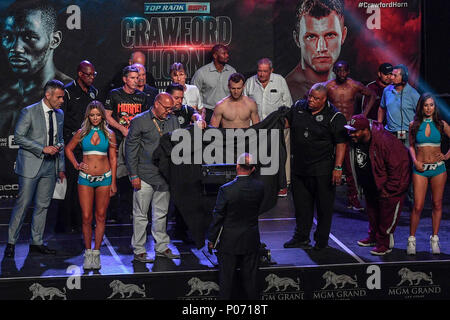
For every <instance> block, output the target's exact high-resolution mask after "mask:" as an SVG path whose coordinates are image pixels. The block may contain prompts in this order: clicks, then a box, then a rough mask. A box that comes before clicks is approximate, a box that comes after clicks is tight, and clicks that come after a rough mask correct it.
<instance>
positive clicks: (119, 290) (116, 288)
mask: <svg viewBox="0 0 450 320" xmlns="http://www.w3.org/2000/svg"><path fill="white" fill-rule="evenodd" d="M109 287H110V288H111V289H112V290H113V292H112V294H111V295H110V296H109V297H108V298H107V299H111V298H112V297H114V296H115V295H116V294H120V297H121V298H125V294H126V293H127V294H128V296H127V298H131V296H132V295H133V294H134V293H136V294H140V295H141V296H142V298H146V295H145V285H144V284H142V289H141V288H139V287H138V286H137V285H135V284H124V283H123V282H122V281H120V280H114V281H112V282H111V283H110V284H109Z"/></svg>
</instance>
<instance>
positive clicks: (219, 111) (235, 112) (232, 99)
mask: <svg viewBox="0 0 450 320" xmlns="http://www.w3.org/2000/svg"><path fill="white" fill-rule="evenodd" d="M244 83H245V78H244V76H243V75H242V74H240V73H233V74H232V75H231V76H230V78H229V79H228V89H229V92H230V94H229V96H227V97H226V98H224V99H222V100H220V101H219V102H218V103H217V104H216V106H215V108H214V113H213V115H212V117H211V123H210V125H211V126H213V127H216V128H218V127H219V126H220V127H222V128H234V129H236V128H248V127H250V124H252V125H254V124H257V123H258V122H259V116H258V107H257V106H256V103H255V101H254V100H253V99H250V98H249V97H247V96H244V95H243V92H244ZM250 121H251V123H250Z"/></svg>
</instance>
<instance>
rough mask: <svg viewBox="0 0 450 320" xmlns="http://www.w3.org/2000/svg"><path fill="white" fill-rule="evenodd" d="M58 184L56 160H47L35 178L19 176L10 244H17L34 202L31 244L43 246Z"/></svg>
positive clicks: (10, 225)
mask: <svg viewBox="0 0 450 320" xmlns="http://www.w3.org/2000/svg"><path fill="white" fill-rule="evenodd" d="M55 184H56V168H55V160H54V159H45V160H44V161H43V162H42V165H41V167H40V168H39V171H38V173H37V175H36V177H34V178H25V177H22V176H19V195H18V197H17V200H16V203H15V205H14V208H13V211H12V214H11V220H10V221H9V228H8V243H10V244H16V242H17V239H18V238H19V233H20V229H21V228H22V224H23V219H24V218H25V215H26V211H27V209H28V207H29V205H30V204H31V202H32V201H33V198H34V199H35V200H34V210H33V220H32V222H31V244H33V245H42V244H43V237H44V229H45V221H46V218H47V209H48V207H49V206H50V202H51V200H52V196H53V191H54V189H55Z"/></svg>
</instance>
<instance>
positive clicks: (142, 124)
mask: <svg viewBox="0 0 450 320" xmlns="http://www.w3.org/2000/svg"><path fill="white" fill-rule="evenodd" d="M173 107H174V100H173V98H172V96H171V95H170V94H168V93H166V92H163V93H160V94H158V95H157V96H156V98H155V103H154V105H153V106H152V108H151V109H150V110H147V111H145V112H142V113H140V114H138V115H137V116H135V117H134V118H133V120H131V123H130V127H129V131H128V136H127V139H126V140H125V163H126V165H127V169H128V174H129V179H130V180H131V184H132V186H133V189H134V192H133V237H132V238H131V245H132V246H133V250H134V261H137V262H143V263H147V262H153V259H150V258H148V257H147V251H146V248H145V243H146V241H147V224H148V218H147V212H148V209H149V206H150V203H151V204H152V236H153V239H154V240H155V252H156V256H160V257H166V258H169V259H177V258H179V257H180V256H179V255H178V254H174V253H172V251H171V250H170V249H169V247H168V244H169V242H170V238H169V235H168V234H167V230H166V220H167V211H168V208H169V200H170V193H169V185H168V184H167V182H166V180H165V179H164V178H163V177H162V176H161V173H160V172H159V169H158V167H156V166H155V165H154V164H153V153H154V152H155V149H156V148H157V147H158V145H159V139H160V137H161V136H162V135H163V134H165V133H167V132H170V131H173V130H175V129H178V128H179V123H178V120H177V118H176V117H174V116H170V113H171V112H172V109H173Z"/></svg>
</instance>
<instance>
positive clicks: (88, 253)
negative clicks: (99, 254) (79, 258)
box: [83, 249, 92, 270]
mask: <svg viewBox="0 0 450 320" xmlns="http://www.w3.org/2000/svg"><path fill="white" fill-rule="evenodd" d="M83 269H85V270H87V269H92V250H91V249H86V250H85V251H84V263H83Z"/></svg>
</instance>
